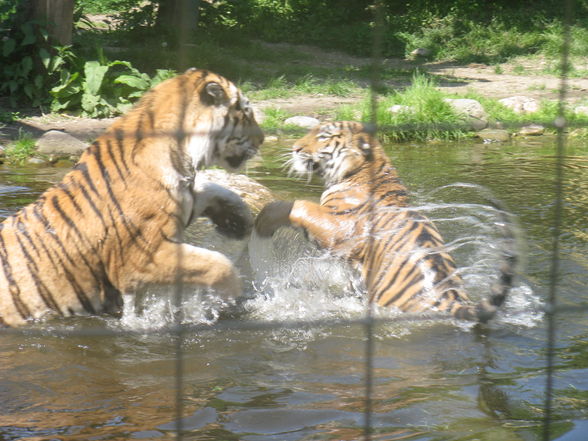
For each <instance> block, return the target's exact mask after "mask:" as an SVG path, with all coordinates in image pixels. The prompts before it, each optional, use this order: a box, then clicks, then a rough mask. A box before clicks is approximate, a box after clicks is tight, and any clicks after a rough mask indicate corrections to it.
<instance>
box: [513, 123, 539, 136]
mask: <svg viewBox="0 0 588 441" xmlns="http://www.w3.org/2000/svg"><path fill="white" fill-rule="evenodd" d="M543 133H545V127H543V126H542V125H541V124H530V125H528V126H524V127H521V130H519V133H518V134H519V135H521V136H540V135H543Z"/></svg>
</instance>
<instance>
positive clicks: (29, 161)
mask: <svg viewBox="0 0 588 441" xmlns="http://www.w3.org/2000/svg"><path fill="white" fill-rule="evenodd" d="M27 164H28V165H35V166H38V167H40V166H42V165H45V164H46V162H45V161H44V160H42V159H41V158H29V159H27Z"/></svg>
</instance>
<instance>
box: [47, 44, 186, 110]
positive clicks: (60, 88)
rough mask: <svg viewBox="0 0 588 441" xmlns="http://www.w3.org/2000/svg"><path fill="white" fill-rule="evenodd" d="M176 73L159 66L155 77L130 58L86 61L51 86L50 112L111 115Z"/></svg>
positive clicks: (127, 106) (65, 71)
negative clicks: (140, 68) (136, 67)
mask: <svg viewBox="0 0 588 441" xmlns="http://www.w3.org/2000/svg"><path fill="white" fill-rule="evenodd" d="M173 75H175V72H174V71H171V70H164V69H159V70H157V72H156V74H155V76H154V77H153V78H151V77H149V75H147V74H145V73H141V72H139V71H138V70H137V69H135V68H134V67H133V66H132V65H131V63H129V62H128V61H108V60H107V59H106V58H105V57H104V55H103V54H102V52H100V53H99V57H98V60H96V61H94V60H93V61H86V62H85V63H84V65H83V68H82V69H81V70H79V71H75V72H70V71H67V70H64V71H62V73H61V79H60V82H59V84H58V85H57V86H55V87H53V88H52V89H51V96H52V97H53V101H52V102H51V111H53V112H59V111H70V112H75V113H79V114H80V115H82V116H89V117H93V118H95V117H109V116H114V115H117V114H120V113H124V112H126V111H127V110H128V109H129V108H130V107H131V106H132V105H133V102H134V101H136V100H137V99H139V98H140V97H141V95H143V93H144V92H146V91H147V90H149V89H150V88H151V87H153V86H155V85H156V84H158V83H159V82H161V81H163V80H165V79H167V78H170V77H172V76H173Z"/></svg>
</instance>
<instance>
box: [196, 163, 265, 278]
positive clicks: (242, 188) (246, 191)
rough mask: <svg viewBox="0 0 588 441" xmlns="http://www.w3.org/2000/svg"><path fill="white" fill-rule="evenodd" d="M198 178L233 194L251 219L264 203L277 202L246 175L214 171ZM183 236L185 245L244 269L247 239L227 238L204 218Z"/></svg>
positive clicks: (199, 175)
mask: <svg viewBox="0 0 588 441" xmlns="http://www.w3.org/2000/svg"><path fill="white" fill-rule="evenodd" d="M198 177H199V178H200V179H204V180H206V181H208V182H212V183H214V184H218V185H221V186H223V187H225V188H227V189H229V190H231V191H232V192H234V193H236V194H237V195H238V196H240V197H241V199H243V201H244V202H245V203H246V204H247V205H248V206H249V209H250V210H251V212H252V214H253V215H254V216H255V215H257V213H259V211H260V210H261V209H262V208H263V207H264V206H265V205H266V204H267V203H269V202H271V201H273V200H275V199H276V198H275V196H274V195H273V194H272V192H271V191H270V190H269V189H268V188H267V187H265V186H264V185H262V184H260V183H258V182H257V181H255V180H253V179H251V178H249V177H248V176H245V175H241V174H236V173H228V172H226V171H224V170H217V169H213V170H202V171H199V172H198ZM185 234H186V241H187V242H188V243H191V244H193V245H196V246H200V247H203V248H207V249H210V250H215V251H219V252H221V253H223V254H225V255H226V256H227V257H229V258H230V259H231V260H232V261H233V262H235V263H238V264H239V266H241V265H245V263H244V262H243V261H242V259H243V258H244V256H245V254H246V253H245V251H246V250H247V244H248V241H249V238H248V237H247V238H244V239H243V240H238V239H230V238H227V237H226V236H223V235H221V234H220V233H218V232H217V231H216V229H215V227H214V225H213V224H212V222H211V221H210V220H209V219H207V218H198V219H196V220H195V221H194V222H192V224H190V226H189V227H188V228H187V229H186V233H185Z"/></svg>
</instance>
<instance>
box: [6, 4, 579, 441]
mask: <svg viewBox="0 0 588 441" xmlns="http://www.w3.org/2000/svg"><path fill="white" fill-rule="evenodd" d="M183 3H184V5H185V7H193V4H191V3H190V2H189V1H185V2H183ZM573 3H574V2H573V0H565V1H564V9H565V14H564V20H563V21H564V22H563V25H564V26H563V27H564V39H563V41H564V44H563V47H562V51H561V66H562V70H561V78H560V88H559V98H558V106H559V112H558V114H559V116H558V118H557V120H556V121H554V126H555V127H556V129H557V152H556V164H555V168H554V170H553V173H554V176H555V195H556V196H555V197H556V200H555V204H554V212H555V217H554V219H555V221H554V225H553V238H552V251H551V267H550V286H549V294H548V299H547V301H546V304H545V306H544V307H543V308H542V312H543V313H544V315H545V317H546V324H547V335H546V340H545V344H546V346H545V349H546V354H547V357H546V384H545V403H544V422H543V428H542V437H543V439H544V440H546V441H547V440H549V439H551V437H552V429H551V423H552V417H553V413H552V407H553V389H554V375H555V370H556V367H555V365H554V347H555V344H556V335H557V329H556V316H557V315H559V314H566V313H568V312H571V311H576V312H578V311H587V312H588V303H584V304H580V305H574V306H565V305H559V304H558V280H559V272H560V255H559V253H560V234H561V224H562V219H563V184H562V182H563V173H564V166H565V164H564V157H565V154H566V129H568V128H569V127H570V126H569V125H568V124H567V122H566V119H565V110H566V94H567V78H568V73H569V71H570V62H569V46H570V38H571V36H570V23H571V20H572V15H573V11H572V7H573ZM382 11H383V6H382V4H381V2H379V1H376V2H375V3H374V7H373V12H374V23H375V27H374V37H373V47H372V64H371V70H372V71H371V79H370V97H371V118H370V122H371V123H372V124H373V125H374V126H375V127H378V121H377V111H376V109H377V102H378V90H381V88H380V73H381V70H382V62H383V58H382V49H381V46H382V33H383V12H382ZM180 34H181V35H180V40H183V41H184V43H185V41H186V39H187V35H188V32H186V31H185V29H184V30H183V31H180ZM180 46H182V44H180ZM373 210H374V207H373V205H372V212H373ZM368 237H369V238H372V237H373V235H369V236H368ZM368 246H370V245H369V244H368ZM179 258H181V256H179ZM182 288H183V287H182V279H181V277H180V275H178V276H177V278H176V285H175V291H174V306H175V308H174V311H175V312H174V314H175V315H174V324H173V325H171V326H168V327H166V328H163V329H161V328H158V329H153V330H150V329H145V330H137V331H133V330H128V329H114V328H104V327H100V328H92V327H88V328H76V329H69V328H52V329H42V328H14V329H4V330H2V333H3V334H12V335H22V336H44V335H52V336H59V337H74V336H75V337H104V338H108V337H117V336H134V335H136V336H143V335H149V334H157V335H159V336H161V335H168V336H170V337H172V338H173V340H174V346H175V389H176V396H175V424H176V427H175V437H176V439H177V440H182V439H183V437H184V428H183V416H184V404H183V403H184V389H185V387H184V386H185V384H184V353H183V343H184V340H185V338H186V336H189V335H194V334H197V333H200V332H203V331H210V330H216V331H230V330H246V331H258V330H274V329H300V328H302V327H329V326H334V325H341V324H345V325H358V326H362V327H363V329H364V332H365V360H364V363H365V366H364V390H365V406H364V423H363V439H364V440H365V441H369V440H371V439H372V431H373V427H372V422H373V421H372V420H373V418H372V412H373V408H372V395H373V388H374V381H373V380H374V372H373V371H374V363H373V362H374V356H375V354H374V327H375V326H377V325H380V324H384V323H387V322H390V321H394V322H395V323H399V322H403V321H406V322H414V321H418V320H423V321H425V320H443V319H447V314H442V313H427V314H418V315H414V314H409V313H405V314H403V315H401V316H395V317H393V318H380V317H374V315H373V311H372V307H371V303H368V306H367V308H366V311H365V316H364V317H363V318H360V319H342V318H337V319H320V320H299V321H298V320H295V321H244V320H239V319H224V320H220V321H217V322H216V323H214V324H186V323H183V321H184V320H183V311H182V304H183V297H182V292H183V289H182ZM521 313H524V311H522V312H521ZM514 314H516V312H515V313H514Z"/></svg>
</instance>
